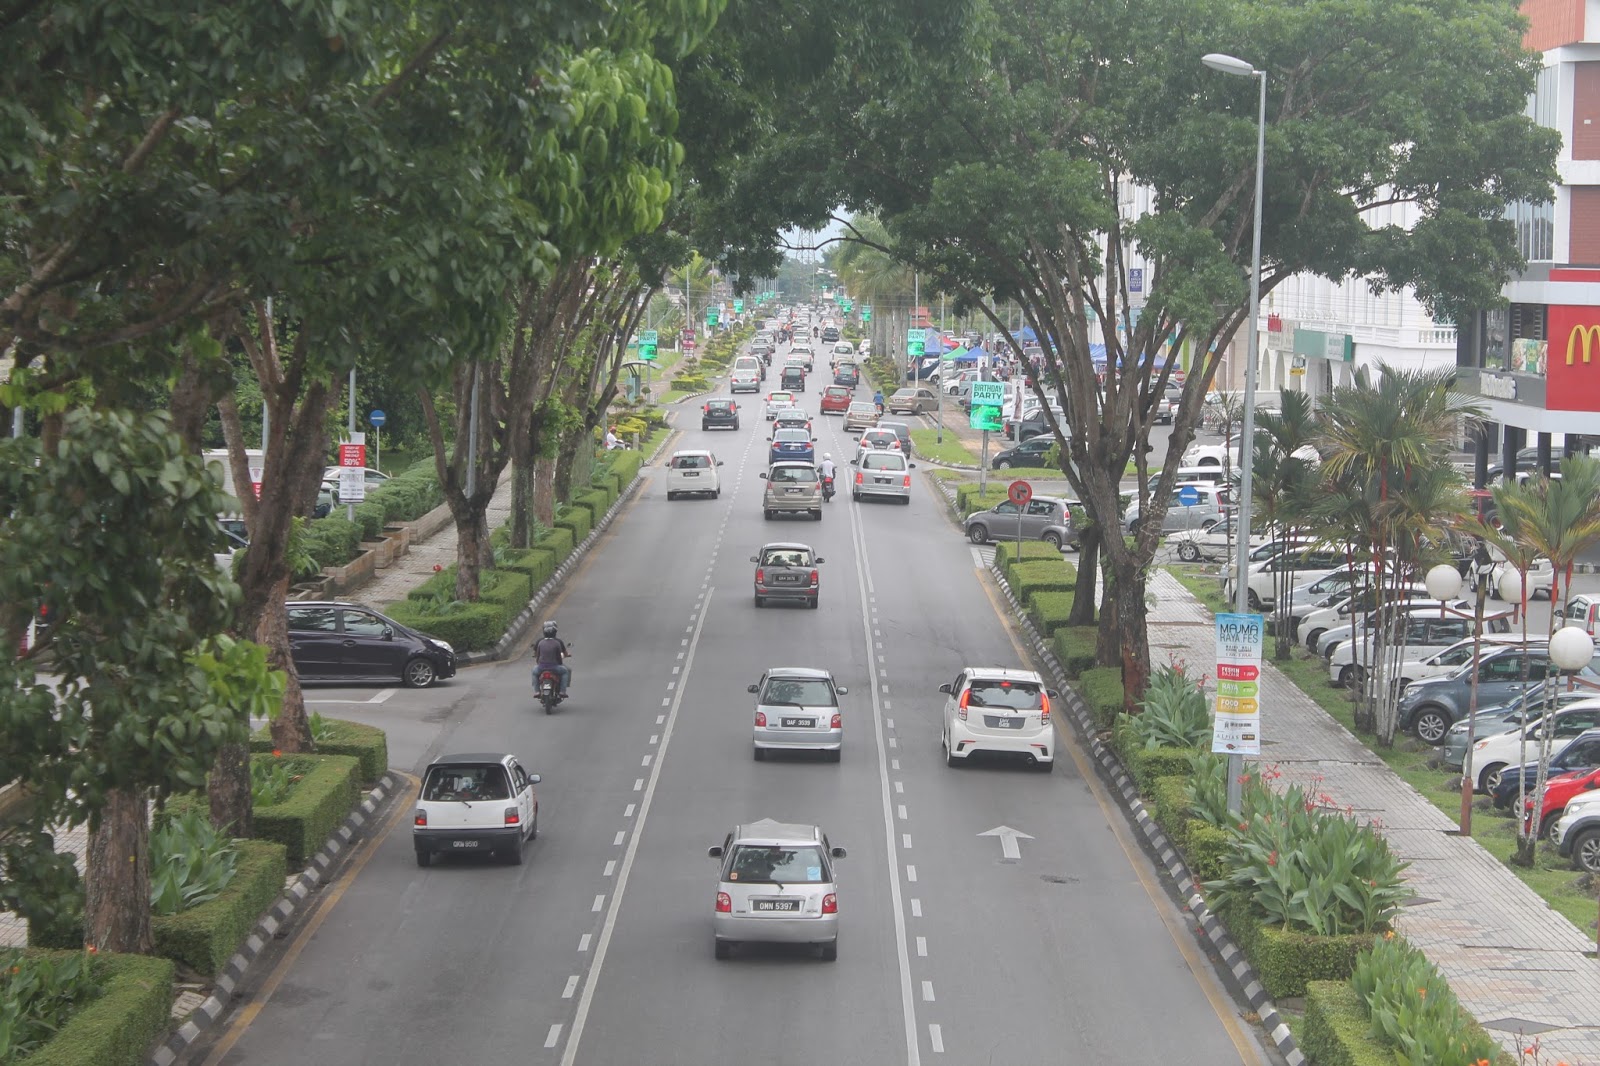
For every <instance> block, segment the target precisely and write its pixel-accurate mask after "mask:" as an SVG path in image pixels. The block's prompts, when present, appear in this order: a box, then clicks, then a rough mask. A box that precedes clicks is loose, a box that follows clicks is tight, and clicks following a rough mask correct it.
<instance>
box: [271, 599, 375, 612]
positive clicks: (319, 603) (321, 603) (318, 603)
mask: <svg viewBox="0 0 1600 1066" xmlns="http://www.w3.org/2000/svg"><path fill="white" fill-rule="evenodd" d="M285 606H287V607H360V608H361V609H362V610H364V611H371V612H372V613H373V614H382V613H383V612H382V611H380V610H378V609H377V608H376V607H368V606H367V605H366V604H364V603H354V602H352V601H350V600H289V601H288V602H287V603H286V604H285Z"/></svg>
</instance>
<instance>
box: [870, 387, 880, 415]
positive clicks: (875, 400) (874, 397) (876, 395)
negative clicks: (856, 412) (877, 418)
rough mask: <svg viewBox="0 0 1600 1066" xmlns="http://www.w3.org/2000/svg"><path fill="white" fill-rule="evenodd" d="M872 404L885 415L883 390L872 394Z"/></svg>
mask: <svg viewBox="0 0 1600 1066" xmlns="http://www.w3.org/2000/svg"><path fill="white" fill-rule="evenodd" d="M872 402H873V403H874V404H875V405H876V406H877V408H878V413H879V414H880V415H881V414H883V390H882V389H879V390H878V391H877V392H875V393H873V394H872Z"/></svg>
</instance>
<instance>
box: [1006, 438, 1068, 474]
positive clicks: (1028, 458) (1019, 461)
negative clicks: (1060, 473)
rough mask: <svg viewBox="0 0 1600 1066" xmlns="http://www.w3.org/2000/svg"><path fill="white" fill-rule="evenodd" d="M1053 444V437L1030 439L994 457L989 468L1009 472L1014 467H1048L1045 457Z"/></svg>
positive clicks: (1054, 440)
mask: <svg viewBox="0 0 1600 1066" xmlns="http://www.w3.org/2000/svg"><path fill="white" fill-rule="evenodd" d="M1055 443H1056V439H1055V437H1053V436H1042V437H1030V438H1029V439H1028V440H1025V441H1023V442H1022V443H1021V444H1018V445H1017V446H1016V447H1014V448H1007V449H1006V450H1005V451H1003V452H1000V453H998V454H997V455H995V457H994V458H993V459H991V460H990V461H989V466H990V467H992V468H993V469H995V470H1010V469H1011V468H1012V467H1014V466H1037V467H1048V466H1049V465H1050V463H1049V462H1048V461H1047V460H1046V458H1045V455H1046V453H1047V452H1049V450H1050V449H1051V448H1053V447H1055Z"/></svg>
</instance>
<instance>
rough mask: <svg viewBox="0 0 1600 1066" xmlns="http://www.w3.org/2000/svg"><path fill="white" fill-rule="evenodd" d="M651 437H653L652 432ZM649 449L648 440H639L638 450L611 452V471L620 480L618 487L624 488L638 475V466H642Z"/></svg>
mask: <svg viewBox="0 0 1600 1066" xmlns="http://www.w3.org/2000/svg"><path fill="white" fill-rule="evenodd" d="M651 439H654V435H653V434H652V437H651ZM650 451H651V448H650V445H649V441H640V442H639V450H638V451H621V452H612V453H611V471H612V473H614V474H616V476H617V480H618V481H619V482H621V484H620V485H619V486H618V488H619V489H625V488H627V487H628V486H629V485H631V484H633V479H634V478H636V477H638V476H639V468H640V467H642V466H644V458H645V456H646V455H648V454H649V453H650ZM619 495H620V493H619Z"/></svg>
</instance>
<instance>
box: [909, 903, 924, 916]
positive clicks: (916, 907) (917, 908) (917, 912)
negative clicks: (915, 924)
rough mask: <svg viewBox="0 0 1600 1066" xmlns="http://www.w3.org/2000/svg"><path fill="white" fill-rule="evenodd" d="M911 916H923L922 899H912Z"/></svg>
mask: <svg viewBox="0 0 1600 1066" xmlns="http://www.w3.org/2000/svg"><path fill="white" fill-rule="evenodd" d="M911 917H913V918H921V917H922V901H921V900H920V899H914V900H912V901H911Z"/></svg>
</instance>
